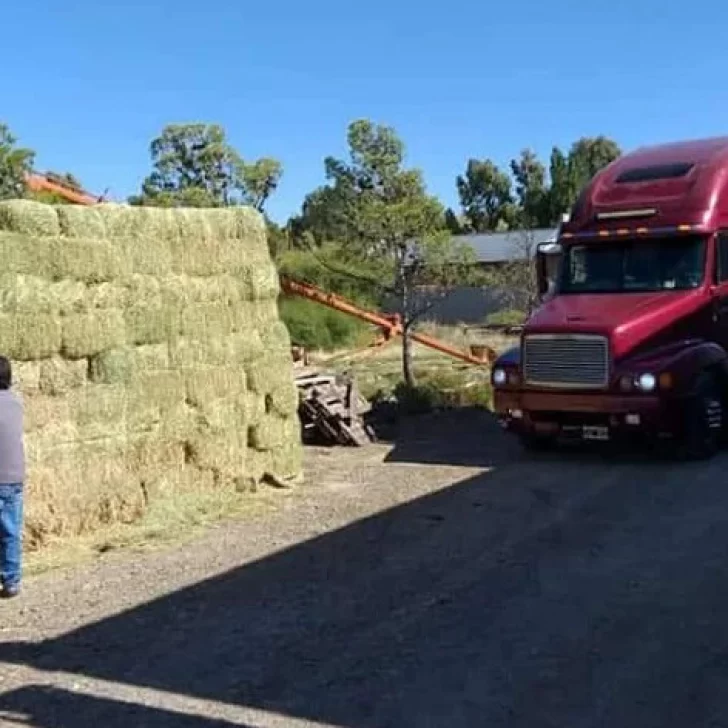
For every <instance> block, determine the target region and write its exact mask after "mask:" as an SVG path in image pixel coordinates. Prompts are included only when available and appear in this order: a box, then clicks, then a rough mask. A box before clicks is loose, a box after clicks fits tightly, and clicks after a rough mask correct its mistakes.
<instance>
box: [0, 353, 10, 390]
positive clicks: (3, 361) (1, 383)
mask: <svg viewBox="0 0 728 728" xmlns="http://www.w3.org/2000/svg"><path fill="white" fill-rule="evenodd" d="M12 383H13V368H12V367H11V366H10V361H9V360H8V359H7V358H6V357H4V356H0V390H4V389H10V386H11V385H12Z"/></svg>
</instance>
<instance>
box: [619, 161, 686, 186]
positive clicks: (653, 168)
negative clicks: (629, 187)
mask: <svg viewBox="0 0 728 728" xmlns="http://www.w3.org/2000/svg"><path fill="white" fill-rule="evenodd" d="M694 166H695V165H694V164H693V163H692V162H673V163H671V164H653V165H650V166H649V167H633V168H632V169H627V170H625V171H624V172H622V174H620V175H619V177H617V179H616V180H615V182H616V183H617V184H626V183H634V182H653V181H657V180H661V179H676V178H678V177H684V176H685V175H686V174H687V173H688V172H689V171H690V170H691V169H692V168H693V167H694Z"/></svg>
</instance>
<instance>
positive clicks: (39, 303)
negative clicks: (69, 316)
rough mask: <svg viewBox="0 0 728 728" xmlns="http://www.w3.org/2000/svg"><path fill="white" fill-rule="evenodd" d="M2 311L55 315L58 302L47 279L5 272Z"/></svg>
mask: <svg viewBox="0 0 728 728" xmlns="http://www.w3.org/2000/svg"><path fill="white" fill-rule="evenodd" d="M0 311H2V312H3V313H24V314H38V313H47V314H55V313H56V312H57V302H56V298H55V295H54V291H53V289H52V286H49V285H48V281H47V280H46V279H44V278H40V277H38V276H26V275H22V274H21V275H17V274H14V273H9V272H5V273H3V274H2V276H0Z"/></svg>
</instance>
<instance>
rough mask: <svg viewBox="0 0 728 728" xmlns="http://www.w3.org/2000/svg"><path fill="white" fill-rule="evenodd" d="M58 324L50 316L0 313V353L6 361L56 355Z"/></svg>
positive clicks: (58, 333) (59, 339) (30, 359)
mask: <svg viewBox="0 0 728 728" xmlns="http://www.w3.org/2000/svg"><path fill="white" fill-rule="evenodd" d="M60 348H61V324H60V322H59V321H58V320H57V319H55V318H54V317H53V316H52V315H51V314H37V315H33V314H0V352H2V353H3V354H4V356H7V357H9V358H10V359H17V360H19V361H33V360H37V359H45V358H47V357H51V356H53V355H54V354H57V353H58V352H59V350H60Z"/></svg>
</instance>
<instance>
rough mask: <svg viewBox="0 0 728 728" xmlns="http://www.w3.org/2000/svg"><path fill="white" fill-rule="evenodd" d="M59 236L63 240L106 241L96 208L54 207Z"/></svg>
mask: <svg viewBox="0 0 728 728" xmlns="http://www.w3.org/2000/svg"><path fill="white" fill-rule="evenodd" d="M50 209H51V210H53V209H55V212H56V215H57V217H58V222H59V225H60V234H61V235H62V236H63V237H65V238H84V239H86V240H89V239H91V240H106V237H107V235H106V226H105V225H104V219H103V217H102V216H101V213H100V212H99V208H98V206H96V205H94V206H93V207H86V206H84V205H56V206H55V208H53V207H51V208H50Z"/></svg>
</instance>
